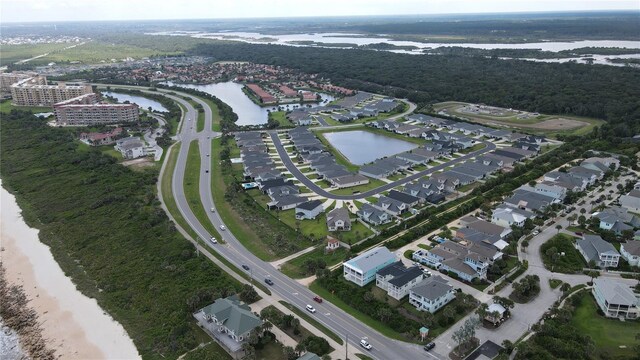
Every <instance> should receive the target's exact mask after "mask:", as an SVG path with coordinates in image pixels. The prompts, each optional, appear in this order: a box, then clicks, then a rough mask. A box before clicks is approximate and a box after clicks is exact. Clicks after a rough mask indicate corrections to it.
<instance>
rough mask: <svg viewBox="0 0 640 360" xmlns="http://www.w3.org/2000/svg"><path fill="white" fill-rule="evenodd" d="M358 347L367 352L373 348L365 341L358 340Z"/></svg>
mask: <svg viewBox="0 0 640 360" xmlns="http://www.w3.org/2000/svg"><path fill="white" fill-rule="evenodd" d="M360 346H362V347H363V348H365V349H367V350H371V348H372V347H373V346H371V344H369V343H368V342H367V340H364V339H362V340H360Z"/></svg>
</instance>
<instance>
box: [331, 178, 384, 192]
mask: <svg viewBox="0 0 640 360" xmlns="http://www.w3.org/2000/svg"><path fill="white" fill-rule="evenodd" d="M385 184H386V182H384V181H382V180H379V179H373V178H369V183H368V184H363V185H358V186H353V187H348V188H342V189H335V190H330V191H329V192H330V193H332V194H336V195H351V194H353V193H354V192H356V191H360V192H361V193H362V192H365V191H369V190H373V189H377V188H379V187H380V186H383V185H385Z"/></svg>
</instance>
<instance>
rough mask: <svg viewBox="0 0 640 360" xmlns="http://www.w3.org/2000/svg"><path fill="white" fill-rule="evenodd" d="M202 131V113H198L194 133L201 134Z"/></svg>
mask: <svg viewBox="0 0 640 360" xmlns="http://www.w3.org/2000/svg"><path fill="white" fill-rule="evenodd" d="M202 130H204V111H203V112H200V111H198V120H197V122H196V131H197V132H201V131H202Z"/></svg>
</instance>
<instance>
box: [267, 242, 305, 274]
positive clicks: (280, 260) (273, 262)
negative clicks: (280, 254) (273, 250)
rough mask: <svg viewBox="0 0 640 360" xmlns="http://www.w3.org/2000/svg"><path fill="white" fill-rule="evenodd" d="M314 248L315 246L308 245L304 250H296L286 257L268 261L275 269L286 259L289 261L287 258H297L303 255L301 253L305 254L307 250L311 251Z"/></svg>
mask: <svg viewBox="0 0 640 360" xmlns="http://www.w3.org/2000/svg"><path fill="white" fill-rule="evenodd" d="M315 248H316V247H315V246H310V247H308V248H306V249H304V250H300V251H298V252H297V253H295V254H291V255H289V256H287V257H284V258H282V259H279V260H275V261H272V262H270V264H271V265H273V267H275V268H276V269H280V266H281V265H282V264H284V263H286V262H287V261H289V260H291V259H293V258H297V257H298V256H300V255H303V254H306V253H308V252H311V251H313V250H315Z"/></svg>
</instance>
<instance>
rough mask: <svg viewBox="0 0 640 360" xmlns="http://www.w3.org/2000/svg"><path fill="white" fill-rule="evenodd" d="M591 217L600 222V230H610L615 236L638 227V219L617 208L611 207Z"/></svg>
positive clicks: (639, 219)
mask: <svg viewBox="0 0 640 360" xmlns="http://www.w3.org/2000/svg"><path fill="white" fill-rule="evenodd" d="M593 217H595V218H597V219H598V220H600V228H601V229H604V230H611V231H613V232H615V233H616V234H621V233H622V232H623V231H625V230H633V228H634V227H640V218H638V217H637V216H635V215H633V214H631V213H629V212H627V210H626V209H624V208H622V207H619V206H611V207H609V208H607V209H604V210H602V211H601V212H598V213H595V214H593Z"/></svg>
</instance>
